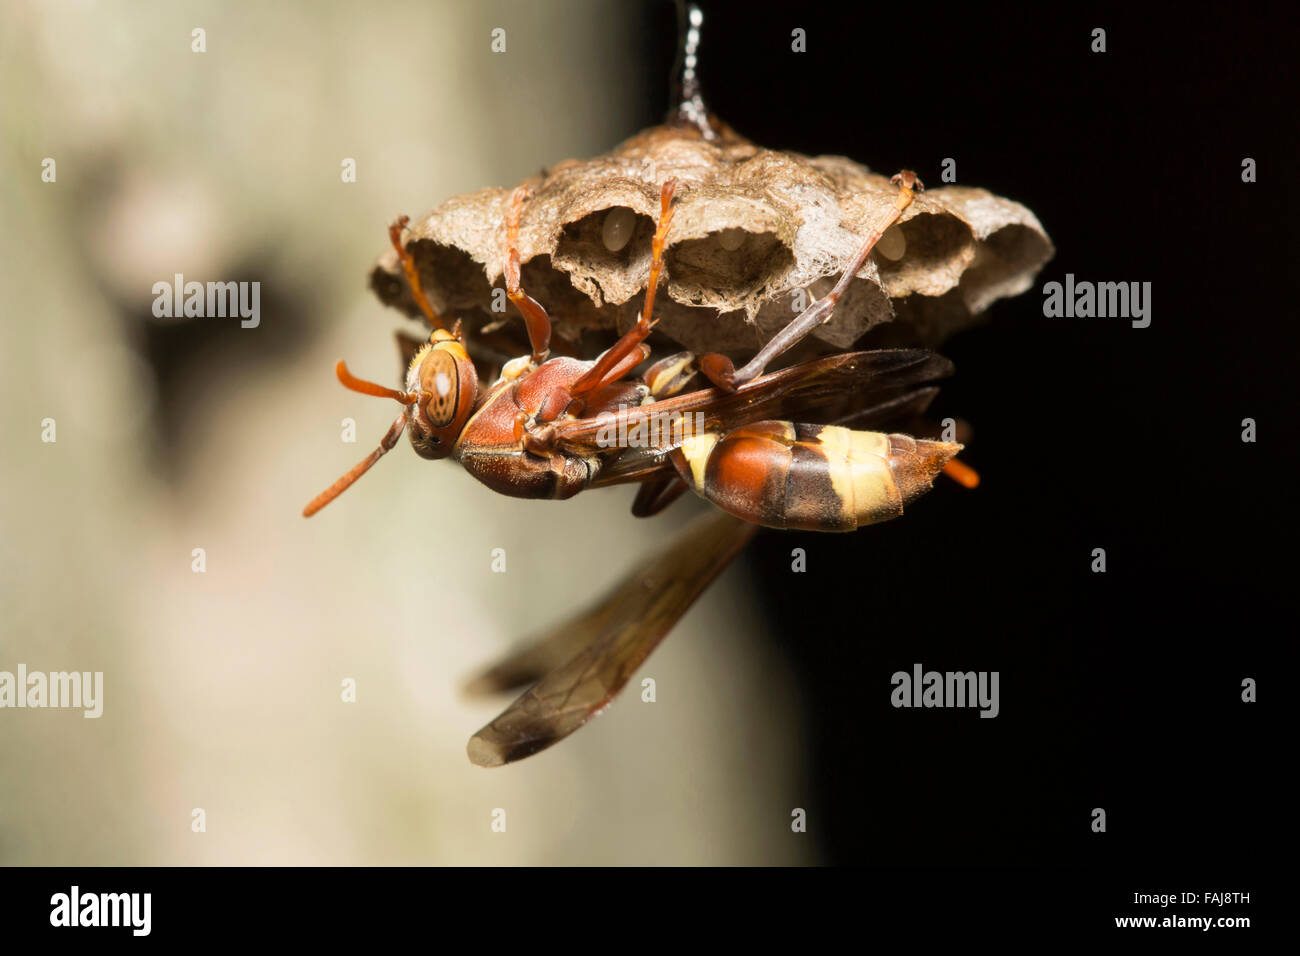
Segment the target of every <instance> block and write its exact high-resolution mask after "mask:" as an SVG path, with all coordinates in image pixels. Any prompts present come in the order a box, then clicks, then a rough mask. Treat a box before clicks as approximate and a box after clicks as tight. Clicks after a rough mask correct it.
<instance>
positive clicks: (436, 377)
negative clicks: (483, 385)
mask: <svg viewBox="0 0 1300 956" xmlns="http://www.w3.org/2000/svg"><path fill="white" fill-rule="evenodd" d="M420 387H421V388H423V389H424V390H425V391H426V392H428V393H429V395H430V398H429V403H428V404H427V405H426V406H425V415H426V416H427V417H428V419H429V421H430V422H431V423H432V424H433V426H434V427H435V428H444V427H446V426H447V425H450V424H451V422H452V419H454V418H455V417H456V406H457V405H458V404H459V400H460V371H459V369H457V368H456V359H455V358H453V357H452V356H451V355H449V354H448V353H447V352H445V351H443V350H442V349H434V350H433V351H432V352H430V353H429V354H428V355H426V356H425V358H424V363H423V365H422V366H421V368H420Z"/></svg>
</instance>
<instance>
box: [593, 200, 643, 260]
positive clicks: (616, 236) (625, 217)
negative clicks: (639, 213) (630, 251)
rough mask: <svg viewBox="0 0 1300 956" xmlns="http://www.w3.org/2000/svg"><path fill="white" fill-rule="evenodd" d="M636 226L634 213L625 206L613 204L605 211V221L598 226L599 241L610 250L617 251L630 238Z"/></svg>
mask: <svg viewBox="0 0 1300 956" xmlns="http://www.w3.org/2000/svg"><path fill="white" fill-rule="evenodd" d="M635 228H636V213H634V212H633V211H632V210H631V209H628V208H627V207H626V206H615V207H613V208H612V209H610V211H609V212H607V213H605V222H604V224H603V225H602V226H601V227H600V241H601V242H603V243H604V244H605V248H606V249H608V250H609V251H610V252H619V251H620V250H622V248H623V247H624V246H626V245H627V244H628V241H629V240H630V239H631V238H632V230H633V229H635Z"/></svg>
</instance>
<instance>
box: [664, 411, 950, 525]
mask: <svg viewBox="0 0 1300 956" xmlns="http://www.w3.org/2000/svg"><path fill="white" fill-rule="evenodd" d="M961 447H962V446H961V445H958V444H956V443H955V442H940V441H924V440H917V439H915V438H912V437H911V436H909V435H901V434H885V433H884V432H872V431H855V430H853V429H849V428H843V427H841V426H838V425H799V424H794V423H793V422H778V421H768V422H755V423H754V424H752V425H743V426H741V427H740V428H735V429H732V430H731V431H729V432H723V433H719V432H710V433H706V434H704V435H699V436H696V437H693V438H689V439H687V440H686V441H685V442H683V443H682V445H681V446H679V447H678V448H676V449H674V450H673V451H672V452H671V454H670V457H671V459H672V462H673V465H674V466H676V468H677V472H678V474H680V475H681V476H682V478H683V479H684V480H686V481H689V482H690V483H691V487H692V488H694V490H695V492H696V493H697V494H699V495H700V496H701V497H702V498H705V499H706V500H708V501H711V502H712V503H713V504H715V505H717V506H718V507H719V508H721V509H722V510H723V511H725V512H727V513H728V514H733V515H735V516H736V517H737V518H743V519H744V520H745V521H752V522H754V523H755V524H759V525H763V526H764V527H767V528H781V529H785V528H793V529H798V530H801V531H853V530H856V529H857V528H860V527H862V526H863V525H868V524H874V523H876V522H878V521H886V520H888V519H890V518H896V517H898V516H899V515H901V514H902V513H903V505H904V504H907V503H908V502H911V501H913V500H915V499H916V498H918V497H920V496H921V495H922V494H924V493H925V492H926V491H929V490H930V486H931V485H932V484H933V482H934V479H935V476H936V475H938V474H939V472H940V471H941V470H942V469H943V467H944V465H945V464H947V463H948V461H949V460H950V459H951V458H952V457H953V456H954V455H956V454H957V452H959V451H960V450H961Z"/></svg>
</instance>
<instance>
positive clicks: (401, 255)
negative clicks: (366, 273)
mask: <svg viewBox="0 0 1300 956" xmlns="http://www.w3.org/2000/svg"><path fill="white" fill-rule="evenodd" d="M410 221H411V217H410V216H398V217H397V221H396V222H394V223H393V224H392V225H391V226H389V227H388V241H389V242H391V243H392V244H393V248H394V249H396V250H397V260H398V261H399V262H400V263H401V264H402V271H403V272H404V273H406V281H407V283H408V284H409V285H410V286H411V298H412V299H414V300H415V304H416V305H417V306H419V307H420V311H421V312H423V313H424V317H425V318H426V319H428V320H429V324H430V325H432V326H433V327H434V328H435V329H445V328H446V327H447V323H446V322H444V321H443V320H442V318H441V317H440V316H439V315H438V313H437V312H435V311H433V306H432V305H430V304H429V299H428V297H427V296H425V294H424V289H422V288H421V287H420V270H419V269H417V268H416V267H415V259H414V258H413V257H412V255H411V254H410V253H409V252H407V250H406V246H405V245H404V244H403V243H402V230H403V229H405V228H406V224H407V223H409V222H410Z"/></svg>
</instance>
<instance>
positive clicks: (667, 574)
mask: <svg viewBox="0 0 1300 956" xmlns="http://www.w3.org/2000/svg"><path fill="white" fill-rule="evenodd" d="M756 530H757V528H756V526H755V525H751V524H748V523H746V522H744V521H741V520H739V519H737V518H733V517H731V516H730V515H727V514H722V513H721V512H713V513H710V514H707V515H704V516H702V517H700V518H698V519H696V521H695V522H694V523H693V524H691V525H689V526H688V527H687V529H686V530H685V531H684V532H683V533H682V534H681V536H680V537H679V538H678V539H677V541H675V542H674V543H673V544H672V545H671V546H670V547H669V548H668V549H667V550H665V551H663V552H662V553H660V554H659V555H658V556H656V557H655V558H654V559H653V560H651V561H650V562H649V563H647V564H645V565H644V566H642V567H641V568H639V569H638V570H637V571H636V572H634V573H633V574H632V575H631V576H629V577H628V578H627V579H626V580H624V581H623V582H622V583H621V584H620V585H619V586H618V587H617V588H616V589H615V590H614V591H613V592H612V593H610V594H609V595H608V596H607V597H606V598H605V600H604V601H602V602H601V603H600V604H599V605H597V606H595V607H593V608H590V609H589V610H588V611H586V612H585V613H583V614H581V615H579V616H578V617H576V618H574V619H573V620H570V621H566V622H565V623H563V624H562V625H560V626H559V627H557V628H555V629H553V630H552V631H550V632H548V633H547V634H546V636H545V637H543V639H542V640H541V642H540V643H539V644H538V645H536V646H535V647H533V648H530V649H528V650H525V651H524V652H523V653H521V654H518V655H516V656H514V657H512V658H509V659H507V660H506V661H503V662H502V663H501V664H498V665H497V666H496V667H494V668H492V669H491V670H489V671H488V672H487V673H486V674H484V675H483V676H482V677H480V678H478V679H477V680H476V681H474V682H473V683H472V684H471V688H472V689H475V690H484V689H491V688H499V687H503V686H509V685H510V684H511V683H514V682H516V681H518V680H519V679H521V678H527V677H528V676H531V675H532V674H533V673H535V672H536V671H537V670H538V669H539V668H540V667H543V666H545V667H550V666H553V665H554V664H555V663H556V661H557V659H559V658H560V657H561V656H562V655H563V654H565V653H571V655H572V656H570V657H568V658H567V660H565V661H564V663H561V664H559V666H556V667H555V668H554V669H553V670H551V671H550V673H548V674H546V676H545V677H543V678H542V679H541V680H540V681H538V683H537V684H536V685H535V686H533V687H532V688H531V689H529V690H528V691H526V692H525V693H524V694H523V696H521V697H520V698H519V699H518V700H516V701H515V702H514V703H513V704H511V705H510V706H509V707H507V708H506V709H505V711H504V712H502V714H501V715H500V716H499V717H497V718H496V719H495V720H493V721H492V722H491V723H489V724H488V725H487V726H486V727H484V728H483V729H482V730H480V731H479V732H478V733H476V734H475V735H474V736H473V737H472V738H471V739H470V742H469V746H468V748H467V750H468V752H469V758H470V760H471V761H473V762H474V763H476V764H478V765H479V766H480V767H499V766H501V765H503V764H507V763H511V762H513V761H515V760H521V759H522V758H524V757H529V756H531V755H533V754H535V753H537V752H538V751H540V750H545V749H546V748H547V747H549V746H551V745H552V744H553V743H555V742H556V741H558V740H562V739H563V738H565V737H567V736H568V735H569V734H571V733H573V732H574V731H575V730H577V729H578V728H579V727H581V726H582V725H583V724H585V723H586V722H587V721H588V720H589V719H591V718H592V717H593V716H594V715H595V714H597V713H598V712H599V711H600V710H601V708H603V707H604V706H605V705H606V704H608V703H609V701H610V700H611V699H612V698H613V697H614V695H615V694H617V693H618V692H619V691H620V690H621V689H622V687H623V685H624V684H626V683H627V681H628V679H629V678H630V677H631V676H632V675H633V674H634V673H635V672H636V669H637V668H638V667H640V666H641V663H642V662H643V661H644V660H645V659H646V657H648V656H649V655H650V652H651V651H653V650H654V649H655V647H656V646H657V645H658V644H659V642H660V641H661V640H662V639H663V637H664V635H665V634H667V633H668V631H669V630H671V629H672V627H673V625H674V624H676V623H677V621H678V620H679V619H680V618H681V616H682V615H683V614H685V613H686V610H687V608H689V607H690V606H691V604H692V603H694V601H695V599H696V598H697V597H699V596H700V594H701V593H702V592H703V591H704V589H705V588H706V587H708V586H709V584H710V583H711V582H712V581H713V579H714V578H716V577H717V576H718V574H719V573H721V572H722V570H723V569H724V568H725V567H726V566H727V565H728V564H729V563H730V562H731V560H732V558H734V557H735V556H736V555H737V554H738V553H739V552H740V550H741V549H742V548H743V547H744V546H745V544H746V543H748V541H749V539H750V538H751V537H753V535H754V532H755V531H756ZM581 641H586V642H588V643H587V644H586V646H584V647H582V648H581V649H578V648H577V644H578V642H581Z"/></svg>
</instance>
